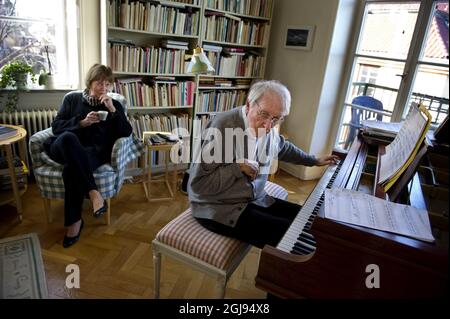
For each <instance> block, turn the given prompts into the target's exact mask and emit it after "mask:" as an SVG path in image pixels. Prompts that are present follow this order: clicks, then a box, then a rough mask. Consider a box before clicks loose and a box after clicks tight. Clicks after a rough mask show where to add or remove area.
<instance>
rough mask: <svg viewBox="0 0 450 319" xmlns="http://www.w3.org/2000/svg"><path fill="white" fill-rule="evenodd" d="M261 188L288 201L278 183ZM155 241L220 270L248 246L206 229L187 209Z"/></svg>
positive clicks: (162, 230) (284, 191) (163, 229)
mask: <svg viewBox="0 0 450 319" xmlns="http://www.w3.org/2000/svg"><path fill="white" fill-rule="evenodd" d="M264 189H265V191H266V192H267V194H269V195H271V196H273V197H276V198H280V199H287V195H288V194H287V191H286V190H285V189H284V188H283V187H281V186H279V185H277V184H274V183H271V182H267V183H266V186H265V188H264ZM156 240H158V241H159V242H161V243H163V244H166V245H168V246H171V247H173V248H176V249H178V250H181V251H183V252H184V253H186V254H188V255H191V256H193V257H196V258H198V259H200V260H202V261H204V262H206V263H208V264H210V265H213V266H215V267H217V268H219V269H227V268H228V266H229V265H230V264H231V262H232V261H233V260H234V258H235V256H237V255H238V254H240V253H241V252H242V251H243V250H245V249H247V248H248V246H249V244H247V243H244V242H242V241H240V240H237V239H234V238H231V237H226V236H222V235H219V234H216V233H214V232H211V231H209V230H207V229H206V228H204V227H203V226H202V225H200V224H199V223H198V222H197V220H196V219H195V218H194V217H193V216H192V214H191V209H190V208H189V209H188V210H186V211H185V212H183V213H182V214H181V215H179V216H178V217H176V218H175V219H173V220H172V221H171V222H170V223H168V224H167V225H166V226H164V228H162V229H161V230H160V231H159V233H158V234H157V235H156Z"/></svg>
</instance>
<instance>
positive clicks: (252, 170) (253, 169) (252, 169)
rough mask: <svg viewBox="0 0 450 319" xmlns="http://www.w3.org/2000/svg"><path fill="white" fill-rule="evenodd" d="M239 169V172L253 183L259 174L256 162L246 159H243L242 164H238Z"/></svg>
mask: <svg viewBox="0 0 450 319" xmlns="http://www.w3.org/2000/svg"><path fill="white" fill-rule="evenodd" d="M239 167H240V169H241V172H242V173H244V174H245V175H247V176H248V177H250V179H251V180H252V181H253V180H254V179H255V178H256V176H258V173H259V164H258V162H255V161H251V160H248V159H244V163H239Z"/></svg>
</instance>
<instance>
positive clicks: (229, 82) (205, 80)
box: [199, 77, 251, 89]
mask: <svg viewBox="0 0 450 319" xmlns="http://www.w3.org/2000/svg"><path fill="white" fill-rule="evenodd" d="M250 84H251V80H250V79H229V78H213V77H201V78H200V80H199V86H200V87H201V88H203V89H205V88H206V89H207V88H209V87H211V88H213V87H214V88H215V87H223V88H234V89H248V88H250Z"/></svg>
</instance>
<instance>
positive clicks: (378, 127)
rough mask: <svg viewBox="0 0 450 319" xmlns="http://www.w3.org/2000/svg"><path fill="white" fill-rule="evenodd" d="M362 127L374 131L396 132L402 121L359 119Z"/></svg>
mask: <svg viewBox="0 0 450 319" xmlns="http://www.w3.org/2000/svg"><path fill="white" fill-rule="evenodd" d="M361 125H362V126H363V127H367V128H369V129H372V130H375V131H386V132H388V133H398V132H399V131H400V129H401V127H402V125H403V122H382V121H376V120H363V121H361Z"/></svg>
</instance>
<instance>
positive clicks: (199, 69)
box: [181, 46, 215, 194]
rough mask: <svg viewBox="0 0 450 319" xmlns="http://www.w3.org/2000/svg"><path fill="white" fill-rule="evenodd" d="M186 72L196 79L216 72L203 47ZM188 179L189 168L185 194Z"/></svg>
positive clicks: (194, 56) (186, 174)
mask: <svg viewBox="0 0 450 319" xmlns="http://www.w3.org/2000/svg"><path fill="white" fill-rule="evenodd" d="M186 72H187V73H191V74H195V78H196V80H198V77H199V75H200V74H206V73H214V72H215V70H214V68H213V66H212V64H211V62H210V61H209V60H208V58H207V56H206V54H205V52H203V49H202V48H200V47H199V46H197V47H196V48H195V49H194V54H193V55H192V58H191V61H190V62H189V64H188V67H187V70H186ZM197 82H198V81H197ZM190 142H191V147H192V146H193V145H192V136H191V141H190ZM189 166H190V165H189ZM188 180H189V168H188V170H187V171H185V172H184V176H183V181H182V183H181V192H182V193H184V194H187V183H188Z"/></svg>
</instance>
